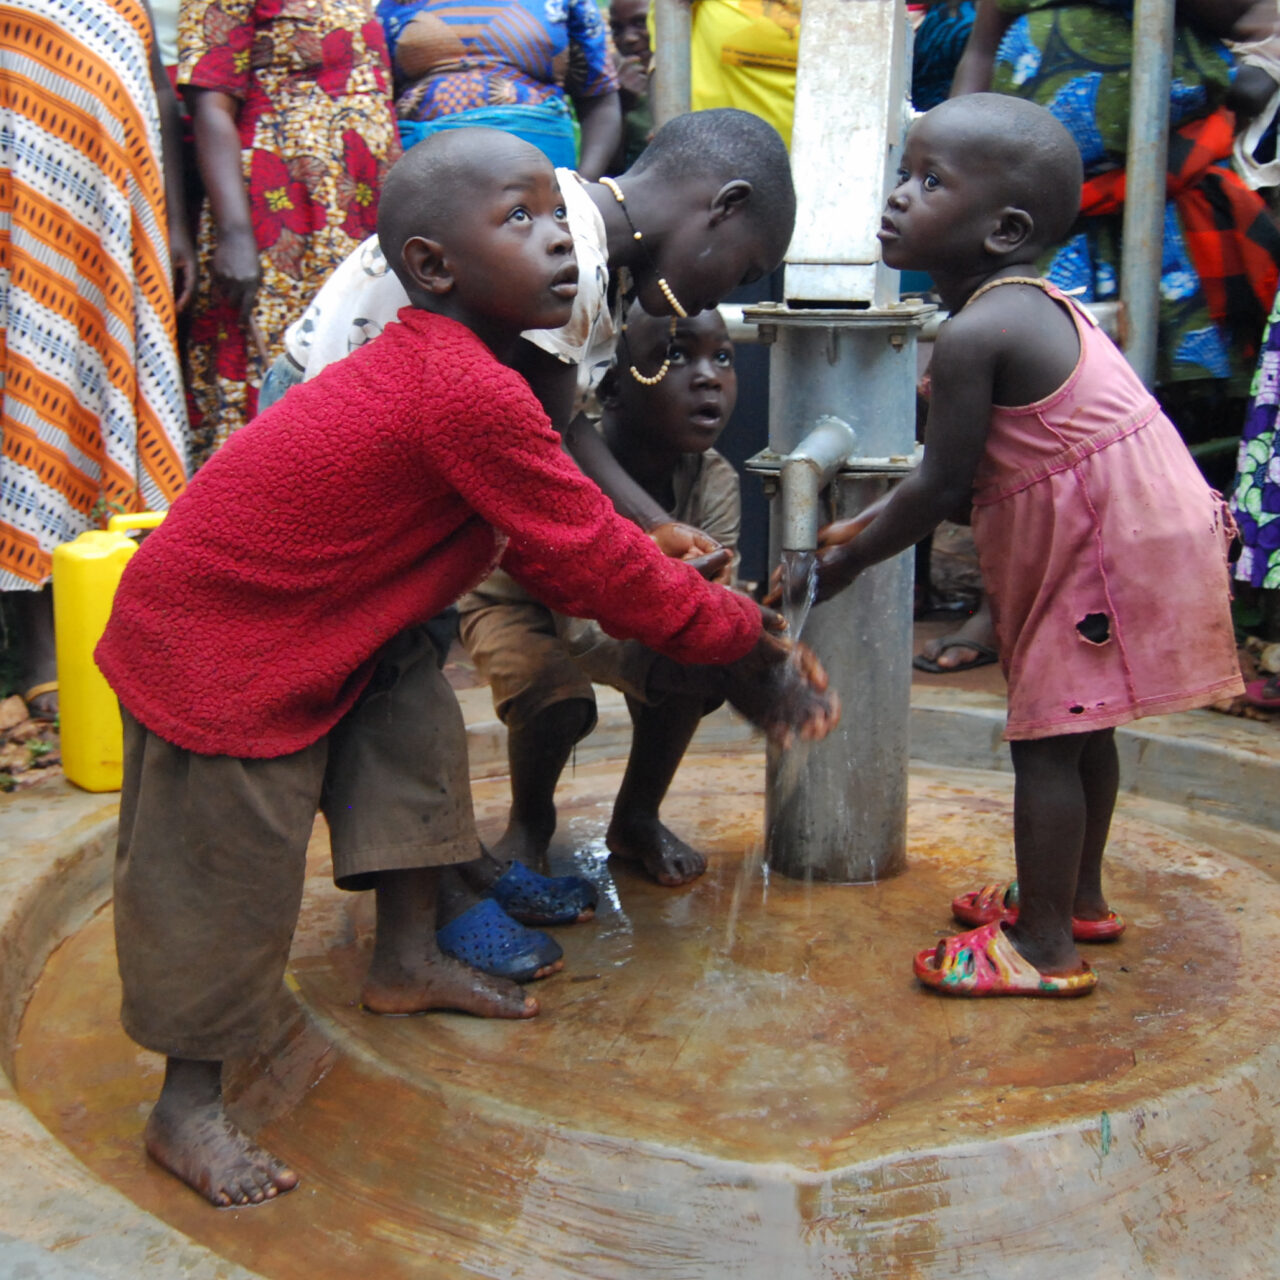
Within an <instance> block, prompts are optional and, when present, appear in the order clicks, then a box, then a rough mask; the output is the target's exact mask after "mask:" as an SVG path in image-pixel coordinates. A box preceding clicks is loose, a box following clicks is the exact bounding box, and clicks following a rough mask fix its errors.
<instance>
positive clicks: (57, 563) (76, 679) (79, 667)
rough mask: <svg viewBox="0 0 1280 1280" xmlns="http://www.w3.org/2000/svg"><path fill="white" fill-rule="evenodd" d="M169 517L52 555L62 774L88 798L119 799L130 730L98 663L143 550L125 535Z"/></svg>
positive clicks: (93, 535) (87, 536)
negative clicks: (125, 578)
mask: <svg viewBox="0 0 1280 1280" xmlns="http://www.w3.org/2000/svg"><path fill="white" fill-rule="evenodd" d="M163 519H164V512H162V511H141V512H138V513H137V514H134V515H123V516H112V517H111V519H110V520H109V521H108V522H107V527H106V530H105V531H103V530H101V529H91V530H90V531H89V532H88V533H82V534H81V535H80V536H79V537H78V538H77V539H76V540H75V541H74V542H64V543H63V544H62V545H61V546H58V547H55V548H54V549H53V634H54V643H55V645H56V646H57V651H58V722H59V726H60V732H61V737H62V769H63V772H64V773H65V774H66V775H67V777H68V778H69V779H70V780H71V781H72V782H74V783H75V784H76V786H78V787H83V788H84V789H85V790H86V791H119V790H120V783H121V781H122V778H123V773H124V729H123V727H122V726H121V724H120V707H119V704H118V703H117V702H116V695H115V694H114V693H112V691H111V686H110V685H109V684H107V682H106V679H105V677H104V676H103V674H102V672H101V671H99V670H98V668H97V664H96V663H95V662H94V660H93V651H94V649H95V648H96V647H97V644H98V641H99V640H101V639H102V633H103V632H104V631H105V630H106V629H107V619H108V618H109V617H110V616H111V602H112V600H113V599H114V598H115V594H116V588H117V587H118V586H119V585H120V576H121V574H123V573H124V567H125V565H126V564H128V563H129V557H130V556H132V555H133V553H134V552H135V551H137V549H138V544H137V543H136V542H135V541H134V540H133V539H132V538H131V537H129V536H128V533H126V530H130V529H135V530H136V529H154V528H155V527H156V525H158V524H159V523H160V521H161V520H163Z"/></svg>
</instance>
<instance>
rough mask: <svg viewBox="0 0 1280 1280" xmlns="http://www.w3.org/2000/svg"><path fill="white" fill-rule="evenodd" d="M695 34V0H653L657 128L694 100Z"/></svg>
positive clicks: (654, 109) (654, 117)
mask: <svg viewBox="0 0 1280 1280" xmlns="http://www.w3.org/2000/svg"><path fill="white" fill-rule="evenodd" d="M692 34H693V3H692V0H654V3H653V36H654V46H655V47H654V51H653V58H654V67H653V85H652V90H651V97H652V102H653V123H654V127H655V128H658V129H661V128H662V126H663V125H664V124H666V123H667V121H668V120H673V119H674V118H675V117H676V116H682V115H684V114H685V113H686V112H687V111H688V110H689V105H690V103H691V102H692V101H693V83H692V76H691V74H690V70H689V41H690V39H691V38H692Z"/></svg>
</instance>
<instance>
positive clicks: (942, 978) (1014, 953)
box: [913, 920, 1098, 998]
mask: <svg viewBox="0 0 1280 1280" xmlns="http://www.w3.org/2000/svg"><path fill="white" fill-rule="evenodd" d="M913 967H914V969H915V974H916V977H917V978H919V979H920V981H921V982H922V983H924V985H925V986H926V987H931V988H932V989H933V990H934V991H940V992H942V993H943V994H944V995H951V996H967V997H970V998H973V997H981V996H1054V997H1059V998H1061V997H1067V996H1083V995H1088V993H1089V992H1090V991H1092V990H1093V989H1094V987H1096V986H1097V985H1098V975H1097V974H1096V973H1094V971H1093V970H1092V969H1091V968H1090V967H1089V966H1088V965H1087V964H1086V965H1084V966H1083V967H1082V968H1081V969H1080V970H1079V971H1078V972H1076V973H1064V974H1048V973H1041V972H1040V970H1039V969H1037V968H1035V966H1034V965H1032V964H1031V963H1030V961H1028V960H1024V959H1023V958H1022V956H1021V955H1019V954H1018V949H1017V948H1016V947H1015V946H1014V945H1013V943H1012V942H1010V941H1009V935H1008V934H1007V933H1006V932H1005V930H1004V925H1003V923H1002V922H1001V921H999V920H993V921H992V922H991V923H990V924H987V925H983V926H982V928H981V929H971V930H970V931H969V932H968V933H958V934H956V935H955V936H953V937H950V938H943V939H942V941H941V942H939V943H938V945H937V946H936V947H929V948H928V949H927V950H925V951H921V952H919V953H918V954H917V955H916V958H915V964H914V966H913Z"/></svg>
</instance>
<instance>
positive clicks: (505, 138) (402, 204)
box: [378, 128, 551, 288]
mask: <svg viewBox="0 0 1280 1280" xmlns="http://www.w3.org/2000/svg"><path fill="white" fill-rule="evenodd" d="M531 165H533V166H542V167H544V168H547V169H550V168H551V161H549V160H548V159H547V158H546V156H544V155H543V154H542V152H541V151H539V150H538V148H537V147H535V146H532V145H531V144H530V143H528V142H525V141H524V140H523V139H522V138H517V137H516V136H515V135H514V134H510V133H504V132H503V131H502V130H501V129H483V128H465V129H444V130H442V131H441V132H440V133H436V134H432V136H431V137H429V138H426V139H425V140H424V141H422V142H419V143H418V144H417V145H416V146H413V147H410V148H409V150H408V151H406V152H405V153H404V155H402V156H401V157H400V159H399V160H397V161H396V162H395V164H393V165H392V166H391V169H390V171H389V172H388V174H387V177H386V181H385V182H384V183H383V184H382V194H381V196H380V197H379V199H378V243H379V245H380V246H381V247H382V253H383V256H384V257H385V258H386V260H387V262H388V263H389V264H390V266H391V268H392V270H393V271H395V273H396V275H397V276H399V277H400V280H401V282H402V283H403V284H404V285H405V287H406V288H408V286H409V281H408V280H407V279H406V278H405V275H404V262H403V256H404V255H403V252H402V251H403V249H404V246H405V242H406V241H408V240H411V239H413V238H414V237H418V236H421V237H423V238H424V239H427V240H435V241H437V242H438V243H441V244H446V243H447V241H448V238H449V231H450V228H451V227H453V226H456V225H457V224H458V222H459V220H460V219H465V218H466V217H467V216H468V210H469V207H470V205H471V204H472V202H473V201H474V199H475V195H476V192H477V191H478V190H491V189H493V188H495V187H497V186H499V185H501V184H502V182H503V180H504V178H505V176H506V175H508V174H510V173H512V172H513V171H514V170H517V169H521V170H527V169H528V168H529V167H530V166H531Z"/></svg>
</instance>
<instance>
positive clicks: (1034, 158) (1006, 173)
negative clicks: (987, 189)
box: [927, 93, 1083, 248]
mask: <svg viewBox="0 0 1280 1280" xmlns="http://www.w3.org/2000/svg"><path fill="white" fill-rule="evenodd" d="M927 118H928V119H929V121H930V122H931V124H933V125H934V126H936V127H939V128H941V129H944V130H945V131H946V133H947V134H948V136H950V137H954V138H955V140H956V141H957V142H958V143H959V144H960V146H961V147H963V148H964V149H965V151H966V153H968V154H971V155H973V156H974V157H975V159H981V160H982V161H983V162H985V164H986V165H987V167H988V171H989V172H990V173H994V174H995V175H996V179H997V182H998V184H999V186H998V187H997V189H996V190H995V191H994V192H993V195H995V197H996V198H997V199H998V200H999V201H1000V202H1001V203H1005V204H1012V205H1016V206H1017V207H1018V208H1020V209H1024V210H1026V212H1027V213H1029V214H1030V215H1031V219H1032V222H1033V223H1034V225H1035V236H1034V238H1035V241H1036V243H1038V244H1039V245H1041V246H1043V247H1046V248H1047V247H1048V246H1050V245H1055V244H1058V243H1059V242H1061V241H1062V240H1063V239H1064V238H1065V237H1066V234H1067V232H1068V231H1069V230H1070V229H1071V226H1072V224H1073V223H1074V222H1075V220H1076V216H1077V214H1078V213H1079V211H1080V185H1081V182H1082V179H1083V173H1082V167H1081V163H1080V151H1079V148H1078V147H1077V146H1076V144H1075V141H1074V140H1073V138H1072V137H1071V135H1070V134H1069V133H1068V132H1067V130H1066V129H1065V127H1064V126H1063V125H1062V124H1061V122H1060V121H1059V120H1058V119H1057V118H1056V117H1055V116H1054V115H1053V114H1052V113H1051V112H1049V111H1047V110H1045V108H1044V107H1039V106H1036V104H1035V103H1032V102H1027V101H1024V100H1023V99H1022V98H1013V97H1009V96H1008V95H1006V94H1001V93H971V94H965V95H964V96H962V97H959V98H949V99H948V100H947V101H946V102H943V103H941V104H940V105H938V106H936V107H934V108H933V110H932V111H930V112H928V115H927Z"/></svg>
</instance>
